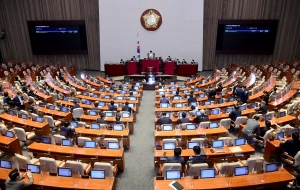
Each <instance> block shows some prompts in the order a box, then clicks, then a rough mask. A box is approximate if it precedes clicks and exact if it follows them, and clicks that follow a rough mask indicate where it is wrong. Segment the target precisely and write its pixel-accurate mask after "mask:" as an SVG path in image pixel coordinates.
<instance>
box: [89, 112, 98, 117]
mask: <svg viewBox="0 0 300 190" xmlns="http://www.w3.org/2000/svg"><path fill="white" fill-rule="evenodd" d="M89 114H90V116H96V115H98V113H97V112H96V111H90V112H89Z"/></svg>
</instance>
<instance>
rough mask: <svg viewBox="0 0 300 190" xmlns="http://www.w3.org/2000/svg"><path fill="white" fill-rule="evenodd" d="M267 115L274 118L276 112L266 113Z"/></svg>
mask: <svg viewBox="0 0 300 190" xmlns="http://www.w3.org/2000/svg"><path fill="white" fill-rule="evenodd" d="M266 115H270V116H271V117H272V118H273V117H274V115H275V111H269V112H267V113H266Z"/></svg>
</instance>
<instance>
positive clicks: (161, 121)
mask: <svg viewBox="0 0 300 190" xmlns="http://www.w3.org/2000/svg"><path fill="white" fill-rule="evenodd" d="M166 116H167V114H166V112H163V113H162V117H161V118H159V119H158V120H157V123H158V124H160V125H163V124H172V120H171V119H170V117H166Z"/></svg>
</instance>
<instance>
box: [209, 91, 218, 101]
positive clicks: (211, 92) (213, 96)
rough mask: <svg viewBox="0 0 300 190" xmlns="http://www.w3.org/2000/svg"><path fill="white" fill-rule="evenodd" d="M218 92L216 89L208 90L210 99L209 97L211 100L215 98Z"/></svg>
mask: <svg viewBox="0 0 300 190" xmlns="http://www.w3.org/2000/svg"><path fill="white" fill-rule="evenodd" d="M216 94H217V92H216V90H210V91H209V92H208V99H209V100H214V99H215V95H216Z"/></svg>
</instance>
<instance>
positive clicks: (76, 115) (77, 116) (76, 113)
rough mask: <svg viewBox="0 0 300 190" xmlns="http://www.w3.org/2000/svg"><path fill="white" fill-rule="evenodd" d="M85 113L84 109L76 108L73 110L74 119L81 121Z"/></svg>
mask: <svg viewBox="0 0 300 190" xmlns="http://www.w3.org/2000/svg"><path fill="white" fill-rule="evenodd" d="M83 113H84V112H83V108H75V109H73V118H74V119H80V118H81V116H82V115H83Z"/></svg>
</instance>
